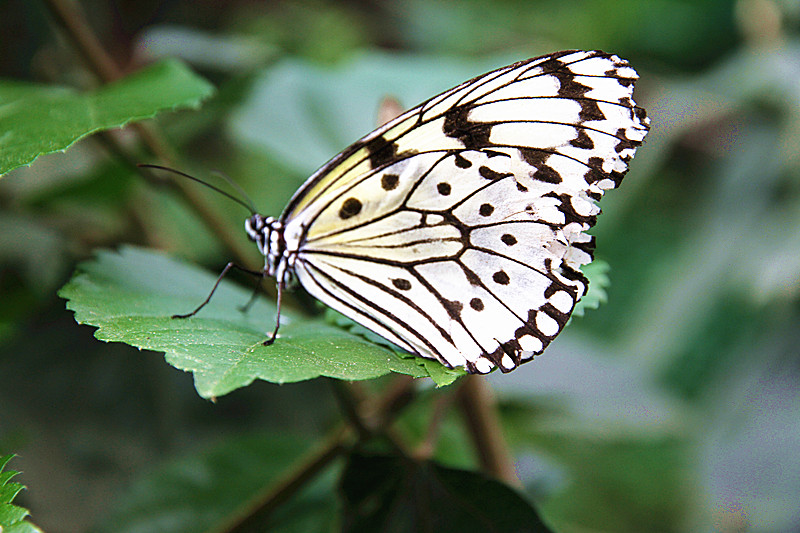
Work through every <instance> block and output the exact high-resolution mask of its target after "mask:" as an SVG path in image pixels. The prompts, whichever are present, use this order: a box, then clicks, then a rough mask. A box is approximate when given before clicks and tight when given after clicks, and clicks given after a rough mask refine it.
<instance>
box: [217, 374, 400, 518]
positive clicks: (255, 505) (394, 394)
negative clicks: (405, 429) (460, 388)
mask: <svg viewBox="0 0 800 533" xmlns="http://www.w3.org/2000/svg"><path fill="white" fill-rule="evenodd" d="M412 388H413V380H412V379H410V378H409V379H398V380H396V381H395V386H394V387H391V388H390V389H389V390H388V391H387V392H386V393H384V395H383V396H382V397H381V398H378V399H377V400H374V401H373V402H371V403H373V404H375V405H378V406H380V407H379V409H378V412H380V413H382V414H381V416H380V419H379V420H375V421H374V424H373V425H372V426H373V427H374V428H375V429H374V431H376V432H381V433H385V432H387V431H389V430H390V428H389V425H390V424H391V423H392V421H393V420H394V418H395V417H396V416H397V415H398V414H399V412H400V410H402V407H404V406H405V405H408V402H402V405H401V403H398V402H396V401H394V400H396V399H397V398H398V397H408V396H409V395H408V394H406V393H405V392H403V390H405V391H408V390H410V389H412ZM401 389H402V390H401ZM349 394H350V391H348V390H347V389H345V393H344V395H343V396H344V397H347V396H348V395H349ZM412 396H413V395H412ZM345 401H349V400H346V399H345ZM387 406H393V407H395V408H393V409H387V408H386V407H387ZM354 412H355V411H354ZM359 416H360V415H359ZM359 423H360V424H362V425H363V424H366V425H365V426H364V427H365V428H366V427H369V426H370V425H371V424H370V423H369V422H365V421H364V420H363V419H361V420H359ZM389 438H390V439H391V437H389ZM357 439H358V435H357V433H356V431H355V430H354V429H353V425H352V424H347V425H344V424H343V425H341V426H339V427H337V428H335V429H334V430H332V431H331V432H330V433H329V434H328V436H327V437H326V439H325V441H324V443H323V444H322V445H321V446H319V447H318V448H317V449H316V450H314V451H312V452H310V453H309V454H308V455H306V456H305V457H304V458H303V459H301V460H300V461H298V462H297V463H296V464H295V465H294V466H293V467H292V468H290V469H289V470H287V472H286V473H285V474H284V475H283V476H281V477H280V478H279V479H278V480H277V481H276V482H275V483H273V484H270V485H269V486H268V487H266V488H265V489H264V490H263V491H261V492H260V493H259V494H257V495H255V496H253V497H252V498H251V499H250V500H249V501H248V502H247V503H246V504H244V505H242V506H241V507H240V508H239V509H237V510H236V511H235V512H234V513H232V514H231V515H230V516H229V517H228V518H227V519H226V520H225V521H224V522H222V523H220V524H219V525H217V526H215V527H213V528H211V529H209V530H208V531H207V533H243V532H245V531H251V530H253V529H256V530H258V528H259V527H260V526H263V524H264V523H266V521H267V520H268V518H269V515H270V513H272V511H274V510H275V509H276V508H277V507H278V506H279V505H280V504H282V503H283V502H285V501H287V500H288V499H289V498H291V497H292V496H293V495H295V494H296V493H297V492H298V491H299V490H300V489H301V488H302V487H303V486H305V484H306V483H308V482H309V481H311V480H312V479H313V478H314V477H315V476H316V475H317V474H319V473H320V472H322V470H324V469H325V467H326V466H328V465H329V464H330V463H331V462H333V461H334V460H335V459H336V458H338V457H339V456H341V455H343V454H344V453H346V452H347V451H348V450H349V449H350V448H351V447H352V445H353V444H355V442H356V441H357ZM400 451H401V453H402V450H400ZM262 529H263V527H262Z"/></svg>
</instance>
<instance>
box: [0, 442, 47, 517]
mask: <svg viewBox="0 0 800 533" xmlns="http://www.w3.org/2000/svg"><path fill="white" fill-rule="evenodd" d="M13 458H14V456H13V455H3V456H0V532H2V533H36V532H39V533H41V531H42V530H41V529H39V528H38V527H36V526H34V525H33V524H31V523H30V522H28V521H26V520H25V518H27V517H28V516H29V515H30V513H29V512H28V510H27V509H25V508H23V507H19V506H17V505H14V504H13V503H11V502H12V501H13V500H14V498H15V497H16V496H17V494H19V492H20V491H21V490H22V489H24V488H25V486H24V485H22V484H20V483H15V482H11V478H13V477H14V476H16V475H17V474H19V472H15V471H13V470H6V471H3V469H4V468H5V466H6V465H7V464H8V462H9V461H10V460H11V459H13Z"/></svg>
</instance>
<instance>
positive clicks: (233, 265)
mask: <svg viewBox="0 0 800 533" xmlns="http://www.w3.org/2000/svg"><path fill="white" fill-rule="evenodd" d="M233 268H235V269H237V270H241V271H242V272H245V273H247V274H250V275H251V276H259V277H263V276H264V274H263V272H259V271H255V270H248V269H246V268H244V267H241V266H239V265H237V264H236V263H233V262H231V263H228V264H227V265H225V268H224V269H222V273H221V274H220V275H219V277H218V278H217V282H216V283H214V287H213V288H212V289H211V292H210V293H209V294H208V297H207V298H206V299H205V300H204V301H203V303H201V304H200V305H198V306H197V309H195V310H194V311H192V312H191V313H187V314H185V315H172V318H189V317H192V316H194V315H196V314H197V313H198V312H199V311H200V310H201V309H202V308H204V307H205V306H206V304H208V302H210V301H211V297H212V296H214V292H215V291H216V290H217V287H219V284H220V282H221V281H222V278H224V277H225V275H226V274H227V273H228V272H230V271H231V269H233Z"/></svg>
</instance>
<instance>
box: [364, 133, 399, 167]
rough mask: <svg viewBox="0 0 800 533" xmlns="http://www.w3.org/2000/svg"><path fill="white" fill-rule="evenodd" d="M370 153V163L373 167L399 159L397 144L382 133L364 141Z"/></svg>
mask: <svg viewBox="0 0 800 533" xmlns="http://www.w3.org/2000/svg"><path fill="white" fill-rule="evenodd" d="M364 147H365V148H366V149H367V152H368V153H369V156H368V157H369V164H370V166H371V167H372V168H380V167H382V166H384V165H387V164H389V163H391V162H392V161H395V160H396V159H397V145H396V144H395V143H393V142H389V141H387V140H386V139H384V138H383V137H381V136H380V135H378V136H377V137H375V138H373V139H370V140H369V141H367V142H366V143H364Z"/></svg>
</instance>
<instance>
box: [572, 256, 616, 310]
mask: <svg viewBox="0 0 800 533" xmlns="http://www.w3.org/2000/svg"><path fill="white" fill-rule="evenodd" d="M610 270H611V267H610V266H609V264H608V263H606V262H605V261H601V260H598V259H595V260H594V261H592V262H591V263H589V264H588V265H584V266H582V267H581V272H583V275H584V276H586V277H587V278H588V280H589V290H587V291H586V295H585V296H584V297H583V298H581V299H580V300H578V303H577V304H576V305H575V310H574V311H573V312H572V316H583V315H584V314H585V313H586V310H587V309H597V308H599V307H600V305H601V304H604V303H605V302H607V301H608V293H607V292H606V289H608V286H609V285H611V279H610V278H609V277H608V272H609V271H610Z"/></svg>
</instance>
